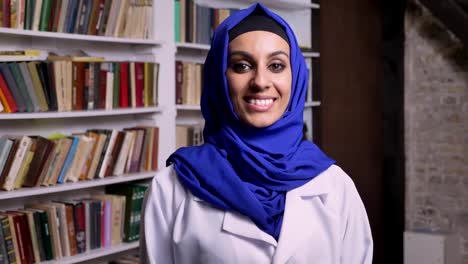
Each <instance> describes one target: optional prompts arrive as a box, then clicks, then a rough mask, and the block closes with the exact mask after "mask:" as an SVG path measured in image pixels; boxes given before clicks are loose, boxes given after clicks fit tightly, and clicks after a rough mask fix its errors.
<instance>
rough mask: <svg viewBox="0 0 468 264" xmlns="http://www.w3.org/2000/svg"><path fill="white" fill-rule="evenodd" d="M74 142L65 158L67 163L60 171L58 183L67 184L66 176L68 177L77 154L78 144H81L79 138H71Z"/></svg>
mask: <svg viewBox="0 0 468 264" xmlns="http://www.w3.org/2000/svg"><path fill="white" fill-rule="evenodd" d="M68 138H70V139H71V140H72V143H71V146H70V150H69V151H68V153H67V156H66V158H65V161H64V163H63V166H62V169H61V170H60V174H59V176H58V178H57V183H64V182H65V176H66V175H67V170H68V169H69V167H70V166H71V164H72V161H73V158H74V156H75V154H76V149H77V147H78V143H79V142H80V139H79V137H74V136H69V137H68Z"/></svg>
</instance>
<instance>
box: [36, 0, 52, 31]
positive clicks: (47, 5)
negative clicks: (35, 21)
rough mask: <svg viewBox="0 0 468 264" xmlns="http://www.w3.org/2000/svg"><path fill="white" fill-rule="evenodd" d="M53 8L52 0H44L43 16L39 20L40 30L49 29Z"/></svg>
mask: <svg viewBox="0 0 468 264" xmlns="http://www.w3.org/2000/svg"><path fill="white" fill-rule="evenodd" d="M51 9H52V0H43V2H42V11H41V18H40V22H39V31H47V30H48V29H49V19H50V13H51Z"/></svg>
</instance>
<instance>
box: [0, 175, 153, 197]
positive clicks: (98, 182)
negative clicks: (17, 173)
mask: <svg viewBox="0 0 468 264" xmlns="http://www.w3.org/2000/svg"><path fill="white" fill-rule="evenodd" d="M154 174H155V172H144V173H135V174H125V175H119V176H110V177H105V178H103V179H94V180H88V181H79V182H75V183H64V184H58V185H55V186H47V187H46V186H40V187H31V188H27V187H24V188H21V189H18V190H13V191H0V201H5V200H11V199H18V198H24V197H32V196H38V195H46V194H52V193H60V192H62V193H63V192H68V191H74V190H83V191H86V189H90V188H96V187H100V186H106V185H110V184H116V183H124V182H132V181H140V180H147V179H151V178H152V177H154Z"/></svg>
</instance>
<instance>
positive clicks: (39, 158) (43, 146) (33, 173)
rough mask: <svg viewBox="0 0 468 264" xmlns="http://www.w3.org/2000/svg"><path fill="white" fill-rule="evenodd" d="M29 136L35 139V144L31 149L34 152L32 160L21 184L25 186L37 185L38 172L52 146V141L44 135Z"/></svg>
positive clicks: (41, 168)
mask: <svg viewBox="0 0 468 264" xmlns="http://www.w3.org/2000/svg"><path fill="white" fill-rule="evenodd" d="M31 138H32V139H34V140H35V143H36V144H35V145H34V149H33V150H32V151H33V152H34V157H33V160H32V162H31V165H30V168H29V170H28V172H27V174H26V177H25V179H24V182H23V186H25V187H33V186H36V185H37V182H38V180H39V177H40V174H41V172H42V170H43V169H44V165H45V163H46V162H47V156H48V155H49V154H50V151H51V150H52V148H53V146H54V142H53V141H51V140H48V139H46V138H44V137H41V136H33V137H31Z"/></svg>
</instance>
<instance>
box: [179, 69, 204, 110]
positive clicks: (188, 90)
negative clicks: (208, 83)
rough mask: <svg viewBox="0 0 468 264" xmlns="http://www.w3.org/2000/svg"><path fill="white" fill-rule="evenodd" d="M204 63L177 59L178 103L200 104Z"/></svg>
mask: <svg viewBox="0 0 468 264" xmlns="http://www.w3.org/2000/svg"><path fill="white" fill-rule="evenodd" d="M202 87H203V64H200V63H193V62H185V61H184V62H182V61H176V91H175V92H176V104H182V105H200V98H201V91H202Z"/></svg>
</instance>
